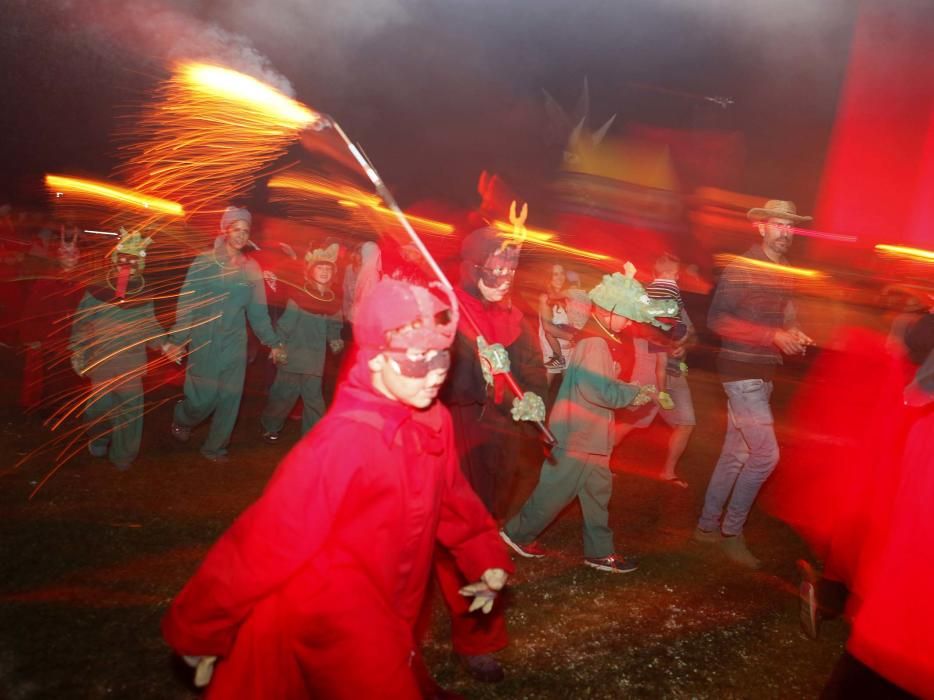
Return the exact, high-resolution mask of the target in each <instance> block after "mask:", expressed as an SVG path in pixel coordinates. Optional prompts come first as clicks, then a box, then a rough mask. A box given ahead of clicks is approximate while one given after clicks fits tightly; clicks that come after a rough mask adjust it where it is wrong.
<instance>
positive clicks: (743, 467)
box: [697, 379, 778, 536]
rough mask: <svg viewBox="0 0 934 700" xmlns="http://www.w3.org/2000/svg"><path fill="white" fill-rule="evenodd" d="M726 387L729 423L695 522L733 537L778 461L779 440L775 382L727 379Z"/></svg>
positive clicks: (741, 527) (699, 525)
mask: <svg viewBox="0 0 934 700" xmlns="http://www.w3.org/2000/svg"><path fill="white" fill-rule="evenodd" d="M723 389H724V391H726V395H727V400H728V404H727V413H728V415H729V422H728V424H727V429H726V437H725V438H724V440H723V449H722V450H721V451H720V459H719V460H717V466H716V467H714V470H713V474H711V476H710V483H709V484H708V485H707V495H706V496H705V498H704V510H703V512H702V513H701V517H700V520H699V521H698V523H697V525H698V527H699V528H700V529H702V530H707V531H713V530H720V531H721V532H722V533H723V534H724V535H727V536H732V535H738V534H740V533H741V532H742V531H743V525H744V524H745V522H746V518H747V517H748V516H749V510H750V509H751V508H752V504H753V502H754V501H755V500H756V496H758V495H759V489H760V488H762V484H764V483H765V480H766V479H768V478H769V475H770V474H771V473H772V471H773V470H774V469H775V465H776V464H778V442H777V441H776V440H775V429H774V427H773V423H774V421H773V419H772V409H771V407H770V406H769V398H770V397H771V396H772V382H767V381H765V380H763V379H743V380H741V381H737V382H724V383H723ZM724 507H725V508H726V512H725V513H724ZM721 516H722V521H721Z"/></svg>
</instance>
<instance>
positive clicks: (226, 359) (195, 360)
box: [170, 207, 287, 462]
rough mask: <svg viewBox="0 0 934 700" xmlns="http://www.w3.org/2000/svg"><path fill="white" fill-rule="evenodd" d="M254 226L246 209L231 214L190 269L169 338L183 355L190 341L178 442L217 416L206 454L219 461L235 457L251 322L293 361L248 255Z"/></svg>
mask: <svg viewBox="0 0 934 700" xmlns="http://www.w3.org/2000/svg"><path fill="white" fill-rule="evenodd" d="M251 223H252V217H251V216H250V212H249V211H247V210H246V209H241V208H237V207H228V208H227V210H226V211H225V212H224V215H223V217H222V218H221V227H222V229H221V230H222V233H221V235H220V236H218V237H217V238H216V239H215V241H214V245H213V247H212V249H211V250H209V251H207V252H205V253H201V254H200V255H198V256H197V257H196V258H195V259H194V260H193V261H192V263H191V266H190V267H189V268H188V274H187V276H186V277H185V284H184V285H183V286H182V291H181V293H180V294H179V301H178V308H177V310H176V313H175V325H174V326H173V327H172V331H171V335H170V340H171V343H172V350H173V352H174V353H175V354H176V355H177V354H178V353H179V352H180V350H181V348H182V346H184V345H185V344H186V343H188V344H189V346H188V352H189V355H188V370H187V372H186V375H185V389H184V391H185V398H184V399H182V400H181V401H179V402H178V403H177V404H176V405H175V413H174V419H173V422H172V437H174V438H175V439H176V440H178V441H179V442H187V441H188V438H189V437H190V436H191V429H192V428H193V427H194V426H196V425H198V424H199V423H201V422H202V421H204V420H205V419H206V418H208V416H211V415H212V414H213V417H212V419H211V427H210V429H209V431H208V437H207V439H206V440H205V441H204V444H203V445H202V446H201V454H202V455H204V456H205V457H206V458H207V459H210V460H212V461H217V462H220V461H227V459H228V457H227V445H228V443H229V442H230V434H231V432H233V427H234V423H236V421H237V413H238V412H239V409H240V398H241V396H242V395H243V380H244V376H245V374H246V342H247V335H246V322H247V320H249V322H250V326H251V327H252V328H253V331H254V333H256V335H257V337H258V338H259V340H260V342H261V343H263V344H264V345H266V346H268V347H270V348H272V352H271V353H270V356H271V357H272V358H273V360H274V361H275V362H277V363H284V362H285V361H286V359H287V356H286V353H285V350H283V349H282V348H281V340H280V338H279V335H278V334H277V333H276V331H274V330H273V327H272V323H271V322H270V320H269V311H268V310H267V308H266V290H265V288H264V285H263V273H262V270H261V269H260V267H259V265H258V264H257V263H256V261H255V260H250V259H249V258H247V257H246V256H245V255H244V254H243V249H244V247H245V246H246V245H248V244H249V241H250V226H251Z"/></svg>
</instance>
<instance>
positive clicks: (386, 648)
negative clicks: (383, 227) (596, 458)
mask: <svg viewBox="0 0 934 700" xmlns="http://www.w3.org/2000/svg"><path fill="white" fill-rule="evenodd" d="M454 306H455V305H454V304H453V303H452V300H450V299H448V300H447V301H442V299H441V298H439V297H438V296H437V295H435V294H434V293H433V291H431V290H430V289H428V288H426V287H421V286H416V285H413V284H410V283H408V282H402V281H399V280H393V279H383V280H381V281H379V282H377V283H376V285H375V286H374V288H373V293H372V294H370V295H368V296H367V297H366V298H364V299H363V300H362V301H361V304H360V307H359V308H358V309H357V313H356V316H355V318H354V337H355V340H356V343H357V346H358V353H357V355H356V357H355V361H354V364H353V366H352V367H351V369H350V371H349V373H348V376H347V379H346V381H345V383H344V384H343V385H342V386H341V387H340V389H339V391H338V392H337V397H336V399H335V402H334V405H333V406H332V407H331V409H330V410H329V411H328V413H327V415H325V417H324V418H323V419H322V420H321V422H320V423H319V424H318V425H317V426H316V427H315V428H314V429H313V430H312V431H311V432H310V433H309V434H308V435H306V436H305V437H303V438H302V440H301V442H299V443H298V444H297V445H296V446H295V447H294V448H293V449H292V451H291V453H289V455H288V456H287V457H286V458H285V461H283V462H282V464H280V465H279V468H278V469H277V471H276V473H275V474H274V475H273V477H272V480H271V481H270V483H269V486H268V487H267V489H266V491H265V493H264V494H263V495H262V497H261V498H260V499H259V500H258V501H257V502H256V503H254V504H253V505H252V506H251V507H250V508H249V509H248V510H247V511H246V512H245V513H244V514H243V515H242V516H240V518H239V519H238V520H237V521H236V522H235V523H234V525H233V527H232V528H231V529H230V530H228V531H227V533H226V534H224V535H223V536H222V537H221V539H220V540H219V541H218V542H217V544H215V545H214V547H213V548H212V549H211V551H210V552H209V553H208V555H207V558H206V559H205V561H204V563H203V564H202V566H201V568H200V569H199V570H198V572H197V573H196V574H195V576H194V578H192V579H191V581H189V582H188V584H187V585H186V586H185V588H184V589H183V590H182V592H181V593H180V594H179V596H178V597H177V598H176V599H175V601H174V602H173V603H172V606H171V608H170V609H169V612H168V614H167V616H166V618H165V620H164V622H163V632H164V634H165V638H166V639H167V640H168V642H169V644H170V645H171V646H172V648H173V649H175V650H176V651H178V652H179V653H181V654H184V655H187V656H188V657H189V658H188V659H186V660H187V661H188V662H189V663H190V664H191V665H193V666H196V667H197V669H198V670H197V672H196V682H198V683H201V684H206V683H207V682H208V681H209V680H210V677H211V671H210V668H211V666H212V665H213V662H214V659H213V658H212V657H216V659H217V663H216V672H215V673H214V674H213V681H212V682H211V684H210V687H209V688H208V697H210V698H311V697H315V698H317V697H321V698H338V697H339V698H400V699H410V700H415V699H417V698H421V697H422V693H421V691H420V689H419V681H418V678H417V676H416V669H417V667H418V651H417V647H416V643H415V638H414V627H415V623H416V619H417V617H418V614H419V610H420V608H421V606H422V600H423V598H424V595H425V590H426V585H427V583H428V575H429V572H430V569H431V560H432V554H433V552H434V550H435V544H436V542H437V543H439V544H440V545H441V546H443V547H445V548H446V549H447V550H448V551H450V553H451V555H452V556H453V558H454V560H455V561H456V563H457V566H458V568H459V569H460V570H461V571H462V572H463V574H464V575H465V576H466V577H467V580H468V581H471V582H472V583H470V584H469V585H467V586H464V587H462V588H461V592H460V594H461V596H462V597H463V598H465V599H466V598H470V599H472V600H473V602H472V604H471V606H470V607H471V609H472V610H474V611H475V612H474V614H477V615H481V616H482V615H483V614H484V613H489V612H490V611H491V610H492V609H493V607H494V599H495V597H496V591H498V590H500V589H502V587H503V586H504V584H505V582H506V578H507V572H508V571H511V569H512V567H511V563H510V561H509V556H508V554H507V552H506V548H505V547H504V546H503V543H502V542H501V541H500V539H499V536H498V535H497V532H496V525H495V523H494V522H493V520H492V518H490V516H489V514H488V513H487V512H486V509H485V508H484V506H483V504H482V503H481V502H480V500H479V499H478V498H477V496H476V494H475V493H474V492H473V490H472V489H471V488H470V486H469V485H468V484H467V482H466V481H465V479H464V476H463V474H462V473H461V471H460V466H459V464H458V460H457V452H456V450H455V448H454V438H453V435H452V428H451V416H450V414H449V413H448V410H447V409H446V408H445V407H444V406H443V405H442V404H440V403H439V402H438V401H436V397H437V394H438V390H439V389H440V388H441V384H442V383H443V382H444V379H445V377H446V375H447V371H448V366H449V363H450V356H449V354H448V348H449V347H450V345H451V342H452V341H453V340H454V335H455V332H456V328H457V315H456V313H454ZM445 314H447V317H446V318H445V317H444V315H445ZM498 605H500V603H498V602H497V603H496V606H498Z"/></svg>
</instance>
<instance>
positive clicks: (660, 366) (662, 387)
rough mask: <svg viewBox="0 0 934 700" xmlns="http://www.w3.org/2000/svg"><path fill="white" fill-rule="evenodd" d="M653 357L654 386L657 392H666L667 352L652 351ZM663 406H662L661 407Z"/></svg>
mask: <svg viewBox="0 0 934 700" xmlns="http://www.w3.org/2000/svg"><path fill="white" fill-rule="evenodd" d="M652 355H653V356H654V358H655V387H656V388H657V389H658V391H659V393H662V392H666V393H667V392H668V371H667V369H668V353H667V352H654V353H652ZM662 408H664V406H663V407H662Z"/></svg>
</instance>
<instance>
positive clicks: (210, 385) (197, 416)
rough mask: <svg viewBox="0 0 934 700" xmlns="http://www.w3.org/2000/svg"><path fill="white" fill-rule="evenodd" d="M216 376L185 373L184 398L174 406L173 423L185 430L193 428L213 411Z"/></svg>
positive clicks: (215, 401) (189, 371)
mask: <svg viewBox="0 0 934 700" xmlns="http://www.w3.org/2000/svg"><path fill="white" fill-rule="evenodd" d="M217 383H218V379H217V376H216V375H214V376H204V375H200V374H194V373H193V372H192V371H191V369H190V368H189V370H188V372H186V373H185V386H184V388H183V391H184V398H182V400H181V401H179V402H178V403H176V404H175V410H174V411H173V414H172V419H173V421H174V422H175V423H176V424H177V425H180V426H183V427H185V428H193V427H194V426H196V425H198V423H200V422H201V421H203V420H204V419H206V418H207V417H208V416H209V415H211V413H212V412H213V411H214V407H215V405H216V404H217Z"/></svg>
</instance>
